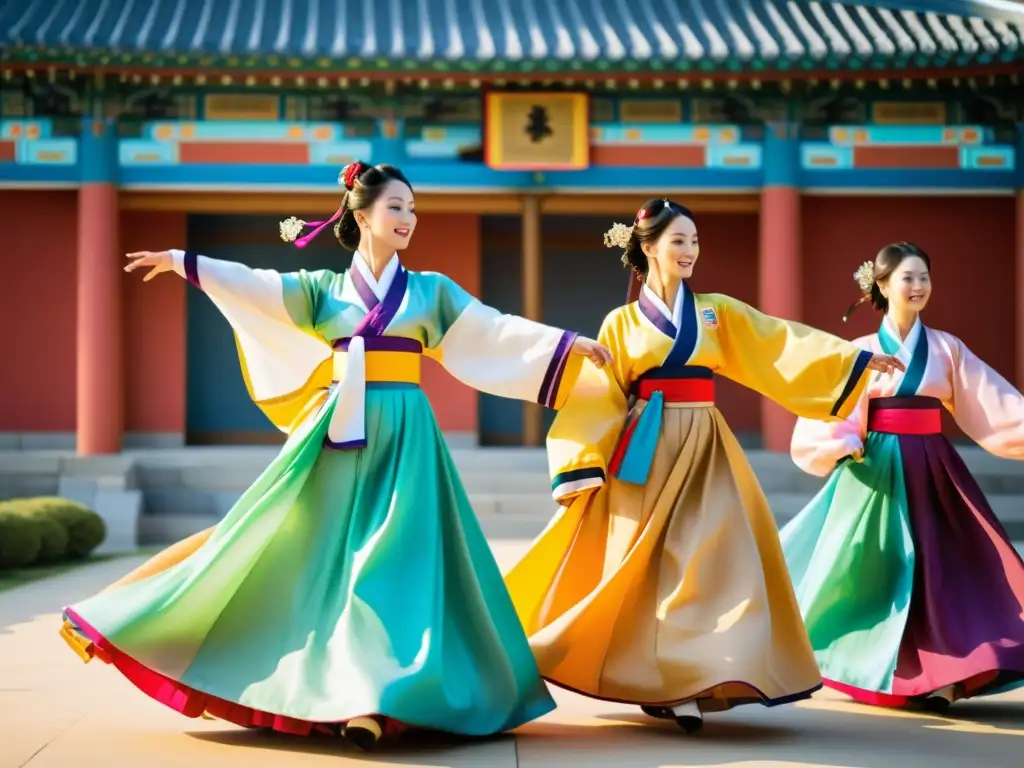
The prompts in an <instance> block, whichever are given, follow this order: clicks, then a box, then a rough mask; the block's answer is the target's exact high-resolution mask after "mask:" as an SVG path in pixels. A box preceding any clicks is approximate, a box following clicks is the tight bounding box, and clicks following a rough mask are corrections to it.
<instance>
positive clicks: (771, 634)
mask: <svg viewBox="0 0 1024 768" xmlns="http://www.w3.org/2000/svg"><path fill="white" fill-rule="evenodd" d="M645 405H646V402H645V401H640V402H638V403H637V404H636V406H635V407H634V408H633V413H631V419H635V418H637V417H638V416H639V413H640V412H641V411H642V409H643V407H644V406H645ZM505 580H506V583H507V585H508V588H509V591H510V592H511V595H512V599H513V602H514V603H515V606H516V610H517V611H518V613H519V617H520V619H521V620H522V622H523V625H524V627H525V628H526V632H527V635H529V637H530V645H531V647H532V648H533V650H534V653H535V654H536V656H537V662H538V664H539V666H540V670H541V674H542V675H543V676H544V677H545V678H546V679H547V680H548V681H549V682H551V683H554V684H556V685H559V686H562V687H564V688H567V689H570V690H573V691H576V692H578V693H582V694H584V695H587V696H592V697H594V698H599V699H605V700H609V701H619V702H625V703H631V704H651V705H674V704H680V703H682V702H686V701H691V700H697V702H698V705H699V707H700V709H701V710H702V711H705V712H713V711H720V710H724V709H729V708H731V707H734V706H737V705H740V704H746V703H762V704H766V705H774V704H782V703H786V702H790V701H794V700H797V699H802V698H807V697H809V696H810V695H811V693H813V692H814V691H815V690H816V689H817V688H819V687H820V686H821V682H822V681H821V675H820V673H819V670H818V666H817V664H816V663H815V660H814V654H813V653H812V651H811V645H810V642H809V640H808V637H807V631H806V629H805V628H804V624H803V620H802V619H801V617H800V611H799V608H798V607H797V602H796V597H795V596H794V593H793V587H792V583H791V582H790V578H789V573H788V571H787V569H786V564H785V560H784V558H783V554H782V548H781V546H780V544H779V536H778V531H777V528H776V525H775V520H774V518H773V517H772V514H771V511H770V509H769V508H768V503H767V500H766V499H765V497H764V494H763V493H762V491H761V488H760V486H759V485H758V482H757V478H756V477H755V475H754V473H753V470H752V469H751V468H750V464H749V463H748V462H747V460H746V457H745V456H744V455H743V451H742V450H741V449H740V446H739V444H738V443H737V442H736V438H735V437H734V436H733V434H732V432H731V431H730V430H729V427H728V426H727V425H726V423H725V420H724V419H723V417H722V415H721V413H719V411H718V409H717V408H715V407H714V406H712V405H706V406H699V407H694V406H693V405H691V404H683V403H679V404H675V403H666V404H665V407H664V415H663V421H662V433H661V436H660V438H659V440H658V446H657V449H656V452H655V456H654V462H653V465H652V467H651V471H650V475H649V476H648V481H647V484H646V485H644V486H639V485H632V484H627V483H623V482H620V481H619V480H617V479H616V478H610V480H609V482H608V483H607V484H606V485H605V486H604V487H603V488H601V489H600V490H599V491H597V492H596V493H591V494H587V495H584V496H583V497H580V498H578V499H576V500H575V501H574V502H573V503H572V504H571V505H570V506H568V507H563V508H562V509H561V510H560V511H559V513H558V515H557V516H556V517H555V519H554V520H553V521H552V522H551V524H550V525H549V526H548V527H547V529H546V530H545V531H544V533H542V534H541V535H540V537H538V539H537V540H536V541H535V542H534V544H533V546H532V547H531V549H530V551H529V552H528V553H527V554H526V556H525V557H524V558H523V559H522V560H521V561H520V562H519V563H518V564H517V565H516V566H515V567H514V568H513V569H512V570H511V571H510V572H509V573H508V575H507V576H506V579H505Z"/></svg>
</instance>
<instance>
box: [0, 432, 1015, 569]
mask: <svg viewBox="0 0 1024 768" xmlns="http://www.w3.org/2000/svg"><path fill="white" fill-rule="evenodd" d="M274 455H275V449H274V448H267V447H224V448H221V447H211V448H205V447H195V448H179V449H154V450H139V451H128V452H126V453H124V454H122V455H120V456H113V457H101V458H89V459H80V458H76V457H74V456H71V455H67V454H61V453H53V452H50V453H46V452H32V453H24V452H17V453H15V452H12V453H0V498H5V497H6V498H9V497H13V496H28V495H42V494H47V495H48V494H55V493H59V494H60V495H65V496H69V497H71V498H75V499H78V500H80V501H82V502H83V503H86V504H88V505H90V506H92V508H94V509H96V510H97V511H99V512H100V514H102V515H103V516H104V517H105V518H106V519H107V521H108V525H109V527H110V528H111V533H112V535H111V537H110V539H108V543H107V544H106V545H105V547H106V549H107V550H108V551H113V550H114V549H124V548H129V547H130V545H132V543H133V542H134V541H135V540H136V539H137V540H138V542H139V543H142V544H160V543H165V542H170V541H175V540H177V539H180V538H183V537H185V536H188V535H190V534H191V533H194V532H195V531H198V530H201V529H203V528H206V527H208V526H210V525H213V524H214V523H216V522H217V520H219V519H220V518H221V517H222V516H223V515H224V514H225V513H226V512H227V510H228V509H229V508H230V507H231V505H232V504H234V502H235V501H236V500H237V499H238V497H239V495H240V494H241V493H242V492H243V491H244V490H245V488H246V487H248V486H249V485H250V484H251V483H252V482H253V481H254V480H255V479H256V477H257V476H258V475H259V473H260V472H261V471H262V470H263V469H264V467H266V466H267V464H268V463H269V462H270V461H271V459H272V458H273V457H274ZM961 455H963V457H964V459H965V461H966V462H967V464H968V466H969V467H970V468H971V471H972V472H973V473H974V474H975V477H977V479H978V481H979V484H980V485H981V487H982V490H984V491H985V493H986V495H987V496H988V499H989V502H990V503H991V505H992V507H993V509H994V511H995V513H996V515H997V516H998V517H999V518H1000V520H1001V521H1002V522H1003V524H1004V525H1005V526H1006V527H1007V529H1008V531H1009V533H1010V535H1011V537H1013V538H1014V539H1018V540H1024V463H1018V462H1010V461H1004V460H1001V459H997V458H994V457H992V456H989V455H988V454H986V453H984V452H983V451H981V450H980V449H978V448H974V447H966V448H963V449H962V450H961ZM452 456H453V458H454V460H455V463H456V465H457V467H458V469H459V473H460V475H461V477H462V479H463V482H464V484H465V486H466V490H467V492H468V493H469V496H470V499H471V501H472V503H473V506H474V509H475V510H476V512H477V515H478V516H479V518H480V521H481V524H482V525H483V528H484V531H485V532H486V533H487V535H489V536H492V537H497V538H525V539H528V538H532V537H533V536H535V535H537V534H538V533H539V532H540V531H541V530H542V529H543V527H544V525H545V524H546V523H547V522H548V520H549V519H550V518H551V515H552V514H553V513H554V511H555V504H554V502H553V501H552V499H551V496H550V493H549V490H548V489H549V488H550V483H549V480H548V474H547V462H546V458H545V454H544V452H543V450H538V449H523V448H485V449H454V450H453V451H452ZM747 456H748V458H749V460H750V462H751V465H752V466H753V468H754V472H755V473H756V475H757V477H758V479H759V481H760V483H761V485H762V487H763V488H764V490H765V494H766V495H767V497H768V501H769V503H770V504H771V507H772V511H773V513H774V515H775V518H776V520H777V522H778V524H779V525H780V526H781V525H783V524H785V523H786V522H787V521H788V520H789V519H791V518H792V517H793V516H794V515H795V514H796V513H797V512H799V511H800V510H801V509H802V508H803V507H804V505H805V504H806V503H807V502H808V501H809V500H810V499H811V498H812V497H813V495H814V494H815V493H816V492H817V490H818V489H819V488H820V487H821V485H822V482H823V481H822V480H821V479H820V478H815V477H812V476H810V475H806V474H804V473H803V472H801V471H800V470H799V469H797V468H796V467H795V466H794V465H793V463H792V461H791V460H790V458H789V456H788V455H787V454H773V453H767V452H764V451H748V452H747Z"/></svg>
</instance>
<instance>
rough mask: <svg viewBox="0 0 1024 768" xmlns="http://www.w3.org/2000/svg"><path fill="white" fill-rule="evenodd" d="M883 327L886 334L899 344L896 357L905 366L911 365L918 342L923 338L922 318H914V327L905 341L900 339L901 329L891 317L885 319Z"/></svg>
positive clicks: (887, 316)
mask: <svg viewBox="0 0 1024 768" xmlns="http://www.w3.org/2000/svg"><path fill="white" fill-rule="evenodd" d="M882 325H884V326H885V330H886V332H887V333H888V334H889V335H890V336H891V337H892V339H893V341H895V342H896V343H897V344H899V350H897V352H896V357H898V358H899V359H900V360H902V361H903V364H904V365H909V364H910V358H911V356H912V355H913V353H914V347H916V346H917V340H918V338H919V337H920V336H921V328H922V326H921V316H920V315H918V316H917V317H916V318H914V325H913V327H912V328H911V329H910V333H908V334H907V338H905V339H901V338H900V329H899V328H897V327H896V323H894V322H893V321H892V319H891V318H890V317H889V315H886V316H885V317H884V318H883V320H882Z"/></svg>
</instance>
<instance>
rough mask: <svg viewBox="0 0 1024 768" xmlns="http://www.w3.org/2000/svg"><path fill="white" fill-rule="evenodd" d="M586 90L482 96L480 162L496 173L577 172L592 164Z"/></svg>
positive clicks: (588, 101)
mask: <svg viewBox="0 0 1024 768" xmlns="http://www.w3.org/2000/svg"><path fill="white" fill-rule="evenodd" d="M589 113H590V99H589V96H588V94H586V93H503V92H492V93H488V94H486V95H485V96H484V162H485V163H486V164H487V167H489V168H493V169H495V170H499V171H576V170H583V169H584V168H587V167H588V166H589V164H590V126H589V125H588V123H589Z"/></svg>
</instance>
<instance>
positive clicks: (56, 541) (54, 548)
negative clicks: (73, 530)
mask: <svg viewBox="0 0 1024 768" xmlns="http://www.w3.org/2000/svg"><path fill="white" fill-rule="evenodd" d="M30 519H31V520H32V522H34V523H35V524H36V525H37V526H38V527H39V534H40V539H41V546H40V547H39V556H38V557H37V558H36V562H37V563H39V564H40V565H43V564H45V563H56V562H57V561H58V560H63V559H65V558H66V557H67V556H68V542H70V541H71V535H70V534H69V533H68V531H67V529H66V528H65V527H64V526H63V525H61V524H60V523H58V522H57V521H56V520H54V519H53V518H52V517H50V516H49V515H32V516H31V517H30Z"/></svg>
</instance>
